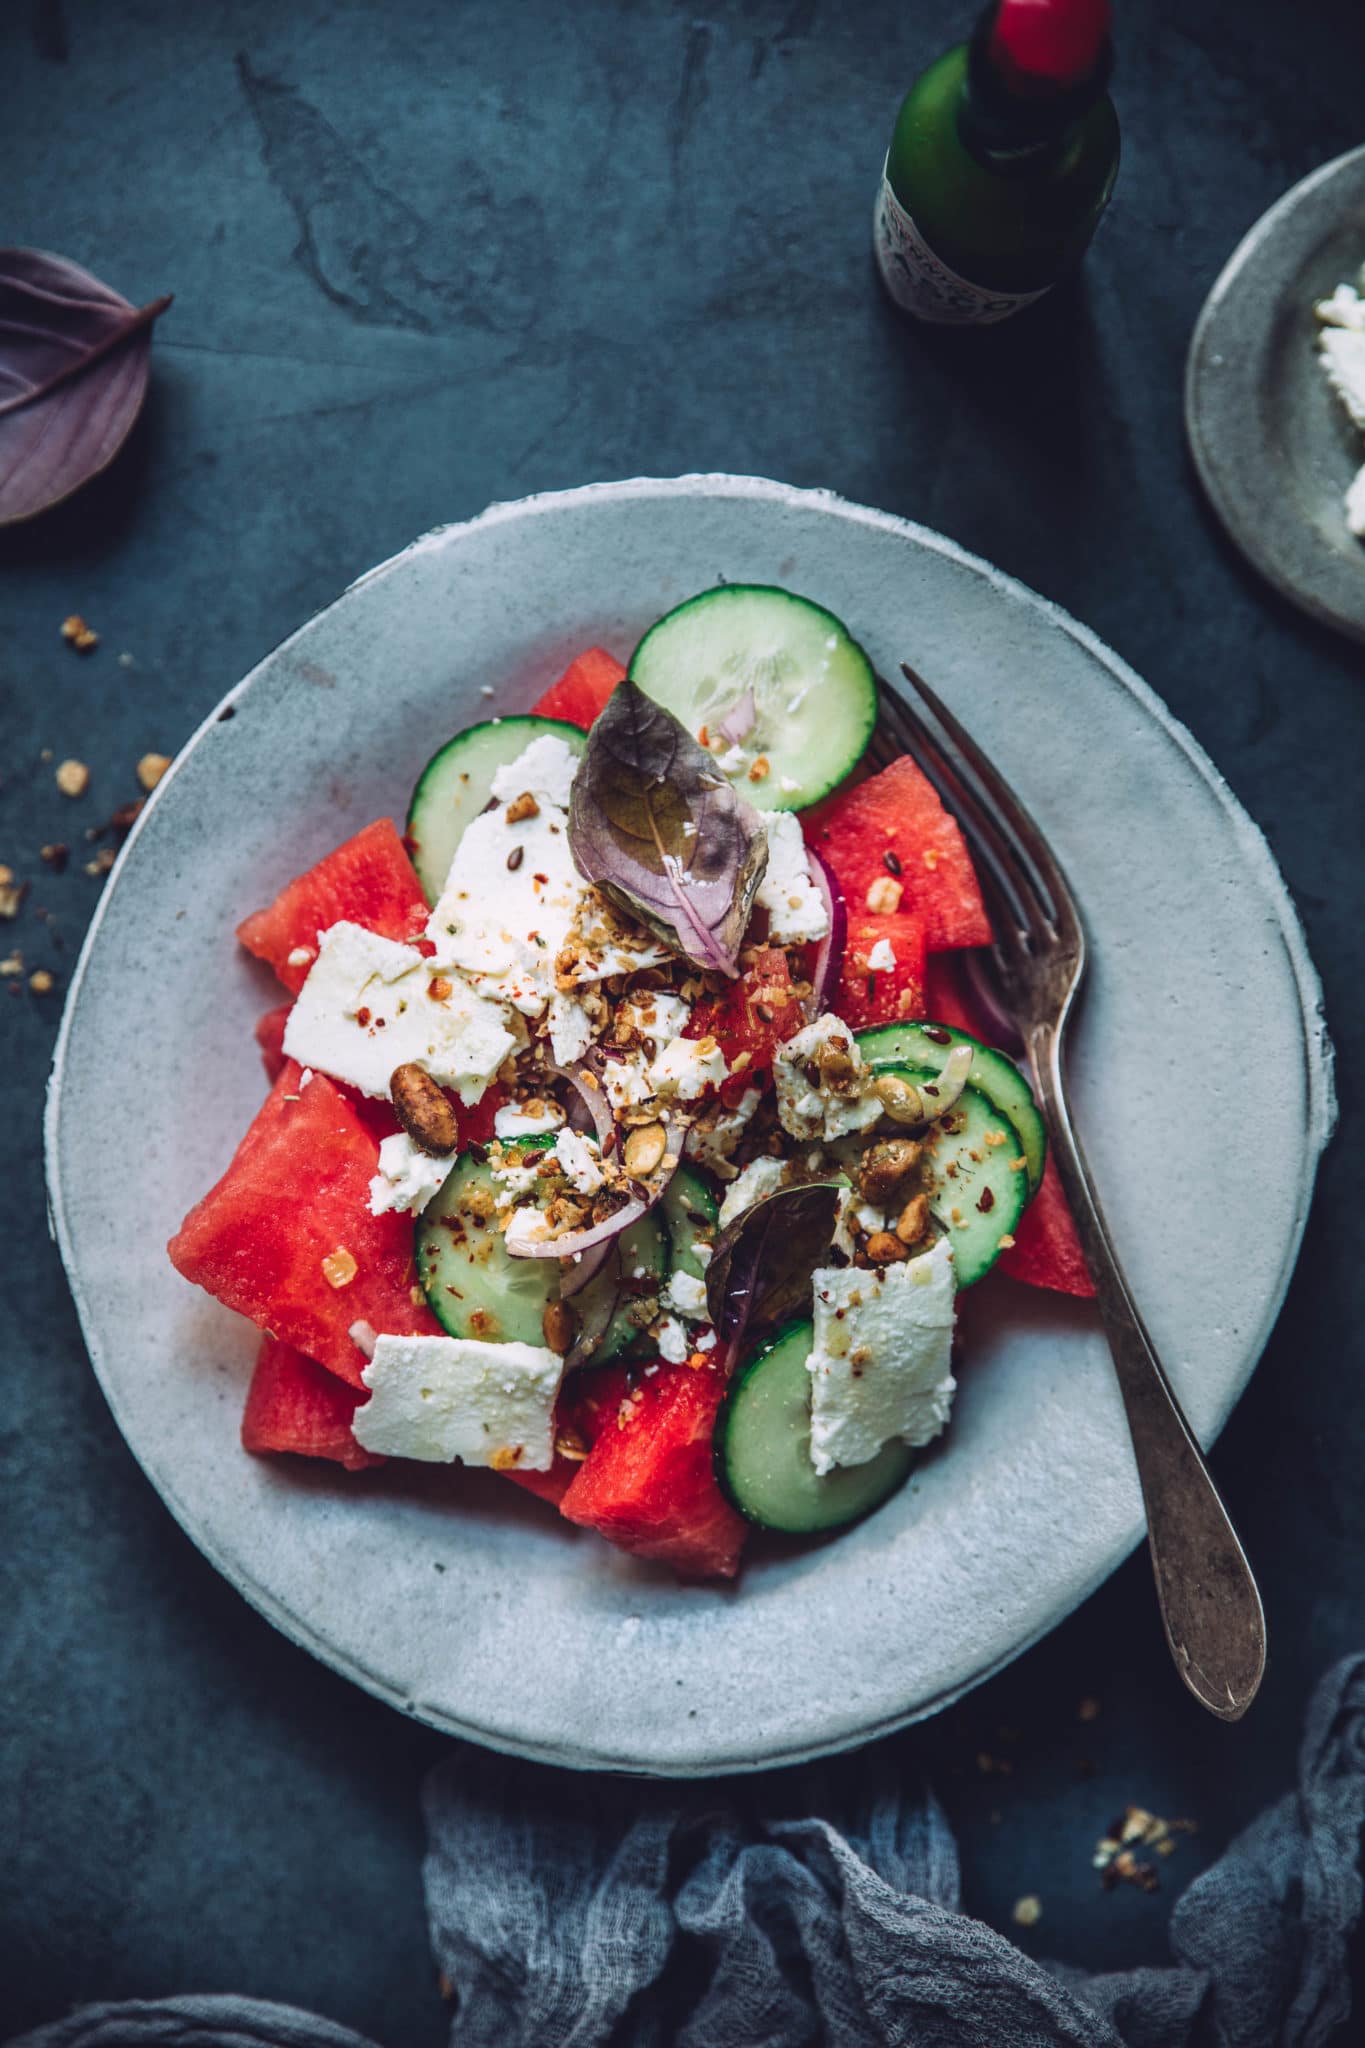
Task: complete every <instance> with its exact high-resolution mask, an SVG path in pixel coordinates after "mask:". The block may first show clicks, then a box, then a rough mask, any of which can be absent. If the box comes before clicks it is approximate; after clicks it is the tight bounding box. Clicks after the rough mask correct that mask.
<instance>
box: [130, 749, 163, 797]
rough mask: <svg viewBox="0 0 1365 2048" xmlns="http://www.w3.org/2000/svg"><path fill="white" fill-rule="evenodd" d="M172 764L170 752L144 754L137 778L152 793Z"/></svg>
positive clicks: (139, 764)
mask: <svg viewBox="0 0 1365 2048" xmlns="http://www.w3.org/2000/svg"><path fill="white" fill-rule="evenodd" d="M170 765H171V757H170V755H169V754H144V755H143V757H142V759H141V760H140V761H139V762H138V764H137V779H138V781H139V782H140V783H141V784H142V787H143V788H144V789H145V790H147V791H148V793H149V794H150V792H151V791H152V790H154V789H155V788H156V786H157V784H158V782H160V780H161V778H162V776H163V775H164V774H165V773H166V770H167V769H168V768H169V767H170Z"/></svg>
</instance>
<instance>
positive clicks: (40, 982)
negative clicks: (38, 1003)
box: [28, 967, 57, 996]
mask: <svg viewBox="0 0 1365 2048" xmlns="http://www.w3.org/2000/svg"><path fill="white" fill-rule="evenodd" d="M28 985H29V987H30V988H31V989H32V990H33V993H34V995H35V996H50V995H51V994H52V991H53V989H54V988H55V987H56V986H57V984H56V982H55V981H54V980H53V978H52V976H51V975H50V974H49V973H48V971H47V969H46V968H45V967H38V968H35V969H34V971H33V973H32V974H30V976H29V978H28Z"/></svg>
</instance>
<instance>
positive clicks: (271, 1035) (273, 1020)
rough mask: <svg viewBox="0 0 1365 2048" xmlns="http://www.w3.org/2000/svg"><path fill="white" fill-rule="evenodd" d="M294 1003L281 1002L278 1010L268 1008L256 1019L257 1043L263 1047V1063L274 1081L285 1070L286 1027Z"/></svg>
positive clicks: (267, 1073)
mask: <svg viewBox="0 0 1365 2048" xmlns="http://www.w3.org/2000/svg"><path fill="white" fill-rule="evenodd" d="M293 1007H294V1005H293V1004H292V1003H281V1004H280V1007H279V1008H278V1010H267V1011H266V1013H265V1015H264V1016H263V1017H258V1018H257V1019H256V1043H257V1045H259V1047H260V1048H261V1065H262V1066H263V1067H264V1068H265V1071H266V1075H267V1078H268V1079H269V1080H270V1081H271V1082H272V1083H273V1082H275V1081H278V1080H279V1078H280V1075H281V1074H282V1073H283V1072H284V1027H285V1025H286V1024H287V1023H288V1022H289V1012H290V1011H291V1010H292V1009H293Z"/></svg>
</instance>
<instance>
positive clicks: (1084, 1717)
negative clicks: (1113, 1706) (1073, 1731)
mask: <svg viewBox="0 0 1365 2048" xmlns="http://www.w3.org/2000/svg"><path fill="white" fill-rule="evenodd" d="M1099 1718H1100V1703H1099V1701H1098V1700H1097V1699H1093V1698H1092V1697H1091V1696H1090V1694H1089V1693H1087V1694H1086V1696H1085V1698H1084V1699H1083V1700H1082V1701H1081V1703H1080V1705H1079V1706H1078V1707H1077V1709H1076V1719H1077V1720H1078V1721H1098V1720H1099Z"/></svg>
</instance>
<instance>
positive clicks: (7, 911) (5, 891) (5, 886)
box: [0, 867, 28, 918]
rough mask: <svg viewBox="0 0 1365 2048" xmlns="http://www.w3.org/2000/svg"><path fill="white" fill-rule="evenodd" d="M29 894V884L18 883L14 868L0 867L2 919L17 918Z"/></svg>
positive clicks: (0, 910) (0, 914) (0, 908)
mask: <svg viewBox="0 0 1365 2048" xmlns="http://www.w3.org/2000/svg"><path fill="white" fill-rule="evenodd" d="M27 894H28V883H27V882H16V881H15V879H14V870H13V868H7V867H0V917H4V918H10V917H17V916H18V915H19V912H20V911H21V910H22V908H23V904H24V898H25V896H27Z"/></svg>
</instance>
